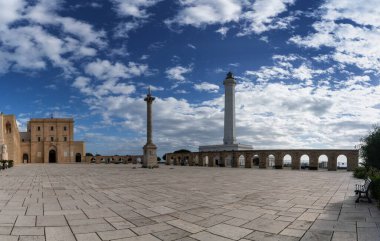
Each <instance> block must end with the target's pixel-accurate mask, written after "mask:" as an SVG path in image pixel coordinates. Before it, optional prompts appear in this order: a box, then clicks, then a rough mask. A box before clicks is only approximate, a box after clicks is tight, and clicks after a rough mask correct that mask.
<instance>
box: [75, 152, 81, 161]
mask: <svg viewBox="0 0 380 241" xmlns="http://www.w3.org/2000/svg"><path fill="white" fill-rule="evenodd" d="M81 161H82V155H81V154H80V153H77V154H75V162H81Z"/></svg>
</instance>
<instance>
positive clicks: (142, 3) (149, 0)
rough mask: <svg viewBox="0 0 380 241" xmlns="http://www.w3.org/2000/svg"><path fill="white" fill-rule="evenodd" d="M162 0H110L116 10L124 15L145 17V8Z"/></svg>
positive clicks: (146, 14) (146, 15) (147, 14)
mask: <svg viewBox="0 0 380 241" xmlns="http://www.w3.org/2000/svg"><path fill="white" fill-rule="evenodd" d="M160 1H162V0H127V1H125V0H112V2H113V3H114V4H115V5H116V6H115V9H116V11H117V12H118V13H119V14H120V15H121V16H125V17H129V16H130V17H134V18H147V17H149V13H147V11H146V9H147V8H149V7H152V6H154V5H156V4H157V3H158V2H160Z"/></svg>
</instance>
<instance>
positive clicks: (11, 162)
mask: <svg viewBox="0 0 380 241" xmlns="http://www.w3.org/2000/svg"><path fill="white" fill-rule="evenodd" d="M8 167H9V168H11V167H13V160H9V161H8Z"/></svg>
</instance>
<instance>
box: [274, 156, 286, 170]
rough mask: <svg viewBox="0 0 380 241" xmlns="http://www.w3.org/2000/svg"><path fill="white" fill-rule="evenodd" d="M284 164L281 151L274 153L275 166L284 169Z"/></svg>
mask: <svg viewBox="0 0 380 241" xmlns="http://www.w3.org/2000/svg"><path fill="white" fill-rule="evenodd" d="M283 165H284V163H283V160H282V158H281V154H280V153H276V154H275V155H274V168H275V169H282V166H283Z"/></svg>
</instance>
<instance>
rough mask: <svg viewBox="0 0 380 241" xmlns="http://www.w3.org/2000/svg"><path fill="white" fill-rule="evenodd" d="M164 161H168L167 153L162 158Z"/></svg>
mask: <svg viewBox="0 0 380 241" xmlns="http://www.w3.org/2000/svg"><path fill="white" fill-rule="evenodd" d="M162 159H163V160H165V161H166V153H165V154H164V155H163V156H162Z"/></svg>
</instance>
